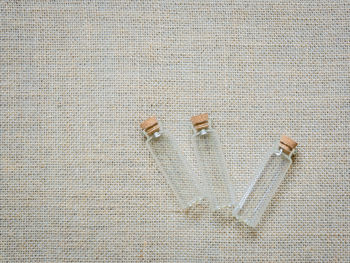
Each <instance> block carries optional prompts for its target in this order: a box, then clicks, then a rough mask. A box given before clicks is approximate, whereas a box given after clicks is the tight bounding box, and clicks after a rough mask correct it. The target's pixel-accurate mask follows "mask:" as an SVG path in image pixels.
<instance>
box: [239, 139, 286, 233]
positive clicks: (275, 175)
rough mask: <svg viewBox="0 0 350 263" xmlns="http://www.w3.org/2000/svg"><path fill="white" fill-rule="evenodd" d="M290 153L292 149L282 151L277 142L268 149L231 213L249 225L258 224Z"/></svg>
mask: <svg viewBox="0 0 350 263" xmlns="http://www.w3.org/2000/svg"><path fill="white" fill-rule="evenodd" d="M292 154H293V151H292V152H290V153H285V152H284V151H282V149H280V147H279V143H278V142H277V143H276V144H275V145H274V146H273V147H272V148H271V149H270V150H269V151H268V153H267V155H266V156H265V158H264V160H263V162H262V164H261V165H260V167H259V169H258V171H257V173H256V175H255V177H254V178H253V180H252V181H251V182H250V184H249V186H248V188H247V189H246V191H245V193H244V195H243V197H242V198H241V200H240V202H239V203H238V205H237V206H236V207H235V209H234V210H233V215H234V216H235V217H236V218H237V219H238V220H240V221H242V222H244V223H246V224H247V225H249V226H251V227H256V226H257V225H258V223H259V221H260V219H261V217H262V215H263V214H264V212H265V210H266V209H267V207H268V204H269V202H270V201H271V199H272V198H273V196H274V194H275V193H276V191H277V189H278V186H279V185H280V184H281V182H282V181H283V179H284V177H285V175H286V173H287V171H288V169H289V167H290V165H291V163H292V159H291V156H292Z"/></svg>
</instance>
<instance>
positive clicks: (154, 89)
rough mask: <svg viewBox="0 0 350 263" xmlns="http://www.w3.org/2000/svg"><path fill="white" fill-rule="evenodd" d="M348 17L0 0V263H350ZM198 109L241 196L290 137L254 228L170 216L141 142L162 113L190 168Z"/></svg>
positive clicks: (286, 4) (281, 4) (301, 10)
mask: <svg viewBox="0 0 350 263" xmlns="http://www.w3.org/2000/svg"><path fill="white" fill-rule="evenodd" d="M349 7H350V6H349V2H348V1H334V2H333V1H332V2H330V1H325V0H322V1H304V0H303V1H296V0H293V1H282V0H280V1H266V2H264V1H251V2H250V3H248V2H247V3H244V2H243V1H242V2H241V1H220V2H217V1H181V2H177V3H175V2H173V1H120V2H114V1H85V2H83V1H1V23H2V26H1V50H2V51H1V57H2V58H1V206H2V209H1V261H2V262H44V261H45V262H108V261H109V262H257V261H260V262H349V261H350V254H349V250H350V242H349V238H350V231H349V229H350V223H349V222H350V201H349V200H350V199H349V189H350V184H349V173H350V164H349V148H350V139H349V137H350V133H349V128H350V127H349V121H350V117H349V116H350V114H349V113H350V100H349V99H350V90H349V43H350V42H349V41H350V37H349V33H350V32H349V26H350V23H349V15H350V13H349V12H350V8H349ZM201 112H208V113H209V114H210V118H211V119H212V121H213V125H214V126H215V128H216V129H217V130H218V132H219V134H220V139H221V141H222V143H223V147H224V152H225V155H226V159H227V164H228V166H229V171H230V175H231V178H232V181H233V182H234V186H235V188H236V189H237V193H238V195H241V194H242V192H243V189H244V188H245V187H246V185H247V184H248V182H249V180H250V179H251V178H252V176H253V174H254V171H255V170H256V168H257V166H258V165H259V161H260V160H261V158H262V156H263V155H264V153H265V151H266V150H267V148H268V147H269V146H270V145H271V143H272V142H273V141H274V140H275V139H278V137H279V136H280V135H281V134H282V133H285V134H288V135H290V136H291V137H292V138H294V139H295V140H297V141H298V142H299V143H300V147H299V154H298V156H297V157H296V159H295V163H294V164H293V166H292V167H291V169H290V170H289V172H288V174H287V177H286V180H285V181H284V182H283V184H282V185H281V187H280V190H279V191H278V193H277V195H276V196H275V198H274V199H273V201H272V203H271V205H270V206H269V209H268V212H267V213H266V214H265V216H264V218H263V220H262V222H261V224H260V226H259V228H258V230H257V231H252V230H251V229H249V228H247V227H245V226H244V225H242V224H240V223H238V222H237V221H236V220H235V219H233V218H232V217H230V216H227V215H221V214H211V213H209V211H208V208H207V204H205V203H204V204H203V205H202V206H200V207H197V208H196V209H195V210H193V211H190V212H188V213H184V212H181V211H179V210H178V209H177V205H176V201H175V198H174V195H173V194H172V193H171V192H170V189H169V187H168V186H167V184H166V182H165V179H164V178H163V177H162V175H161V174H160V173H159V171H158V170H157V168H156V166H155V162H154V160H153V159H152V158H151V156H150V154H149V152H148V151H147V150H146V148H145V144H144V139H143V137H142V135H141V133H140V130H139V126H138V125H139V123H140V122H141V121H142V120H144V119H145V118H147V117H149V116H151V115H156V116H157V117H158V118H159V119H160V120H161V121H163V124H164V126H165V127H166V128H168V130H170V131H171V132H172V133H173V134H174V136H176V138H177V140H178V142H179V144H180V145H181V147H182V148H183V149H184V153H185V155H186V157H187V158H188V159H189V161H190V162H191V163H192V164H193V165H194V167H196V164H195V162H194V159H193V152H192V151H193V148H192V147H191V144H190V136H191V129H190V121H189V118H190V116H192V115H194V114H198V113H201ZM194 171H195V172H197V170H196V168H195V169H194Z"/></svg>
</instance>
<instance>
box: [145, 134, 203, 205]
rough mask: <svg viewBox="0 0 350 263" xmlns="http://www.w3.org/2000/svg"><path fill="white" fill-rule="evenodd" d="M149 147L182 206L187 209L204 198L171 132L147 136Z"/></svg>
mask: <svg viewBox="0 0 350 263" xmlns="http://www.w3.org/2000/svg"><path fill="white" fill-rule="evenodd" d="M146 144H147V148H148V149H149V151H150V152H151V154H152V156H153V158H154V159H155V161H156V163H157V165H158V167H159V169H160V170H161V172H162V174H163V175H164V176H165V178H166V180H167V182H168V184H169V185H170V187H171V188H172V190H173V192H174V193H175V195H176V197H177V199H178V202H179V205H180V207H181V208H183V209H186V208H188V207H190V206H192V205H193V204H195V203H196V202H198V201H200V200H201V199H202V198H203V195H202V194H201V192H200V190H199V188H198V183H197V180H196V178H195V177H194V176H193V174H192V173H191V171H190V169H189V166H188V163H187V161H186V160H185V157H184V156H183V154H182V153H181V152H180V150H179V148H178V146H177V144H176V142H175V141H174V139H173V138H172V136H171V134H170V133H169V132H167V131H166V130H160V131H159V132H156V133H154V134H152V135H151V136H147V141H146Z"/></svg>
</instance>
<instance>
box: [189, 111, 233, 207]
mask: <svg viewBox="0 0 350 263" xmlns="http://www.w3.org/2000/svg"><path fill="white" fill-rule="evenodd" d="M191 121H192V125H193V131H194V134H193V136H192V142H193V145H194V148H195V153H196V157H197V160H198V165H199V168H200V171H201V174H202V176H203V180H202V181H203V182H205V183H206V185H205V188H206V197H207V198H208V200H209V204H210V209H211V210H213V211H215V210H218V209H221V208H224V207H230V206H232V205H234V191H233V187H232V183H231V181H230V178H229V176H228V172H227V168H226V163H225V158H224V154H223V152H222V149H221V144H220V141H219V138H218V135H217V133H216V131H215V130H214V129H212V128H211V125H210V123H209V120H208V114H207V113H204V114H201V115H197V116H193V117H192V118H191Z"/></svg>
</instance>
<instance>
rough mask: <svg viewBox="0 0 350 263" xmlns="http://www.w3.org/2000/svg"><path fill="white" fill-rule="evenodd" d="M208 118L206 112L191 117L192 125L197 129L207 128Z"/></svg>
mask: <svg viewBox="0 0 350 263" xmlns="http://www.w3.org/2000/svg"><path fill="white" fill-rule="evenodd" d="M208 120H209V117H208V113H203V114H200V115H196V116H193V117H191V121H192V124H193V127H194V128H195V129H196V130H197V131H200V130H202V129H207V128H209V122H208Z"/></svg>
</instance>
